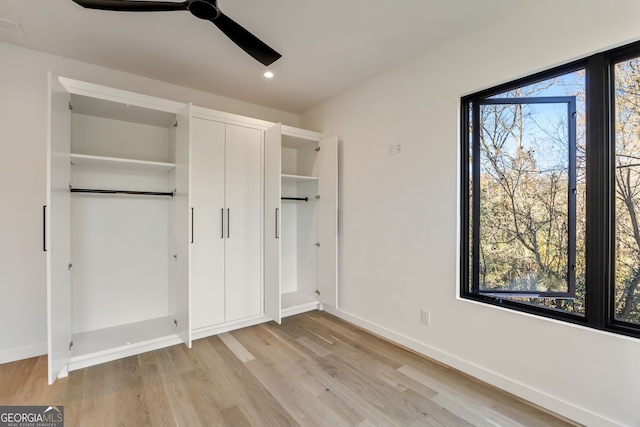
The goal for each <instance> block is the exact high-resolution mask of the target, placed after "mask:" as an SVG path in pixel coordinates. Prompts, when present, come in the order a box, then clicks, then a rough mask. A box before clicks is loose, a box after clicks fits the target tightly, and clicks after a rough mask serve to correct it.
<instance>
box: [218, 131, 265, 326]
mask: <svg viewBox="0 0 640 427" xmlns="http://www.w3.org/2000/svg"><path fill="white" fill-rule="evenodd" d="M261 195H262V135H261V131H260V130H258V129H251V128H246V127H241V126H234V125H226V213H227V230H226V242H225V245H226V246H225V260H226V263H225V283H226V288H225V290H226V321H233V320H238V319H242V318H245V317H249V316H255V315H259V314H260V313H261V311H262V310H261V296H262V295H261V292H260V290H261V289H260V288H261V284H262V282H261V262H260V260H261V256H262V249H261V247H262V239H261V234H262V227H261V219H262V199H261Z"/></svg>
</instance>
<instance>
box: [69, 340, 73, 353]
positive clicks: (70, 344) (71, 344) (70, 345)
mask: <svg viewBox="0 0 640 427" xmlns="http://www.w3.org/2000/svg"><path fill="white" fill-rule="evenodd" d="M71 347H73V340H71V342H70V343H69V351H71Z"/></svg>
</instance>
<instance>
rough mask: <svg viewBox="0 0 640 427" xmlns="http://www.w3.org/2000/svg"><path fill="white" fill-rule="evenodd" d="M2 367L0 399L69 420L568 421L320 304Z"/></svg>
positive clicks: (207, 423)
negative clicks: (171, 340) (165, 341)
mask: <svg viewBox="0 0 640 427" xmlns="http://www.w3.org/2000/svg"><path fill="white" fill-rule="evenodd" d="M46 371H47V358H46V356H42V357H37V358H32V359H27V360H23V361H19V362H13V363H8V364H4V365H0V405H63V406H64V413H65V426H67V427H71V426H82V427H85V426H105V427H106V426H109V427H111V426H146V425H148V426H189V427H191V426H218V425H228V426H267V427H272V426H289V425H302V426H331V427H333V426H372V425H376V426H394V425H398V426H469V425H474V426H496V425H499V426H536V427H541V426H567V425H576V424H572V423H570V422H568V421H567V420H563V419H560V418H559V417H555V416H553V415H552V414H550V413H547V412H546V411H543V410H540V409H538V408H535V407H533V406H531V405H529V404H527V403H526V402H523V401H521V400H519V399H517V398H515V397H513V396H511V395H509V394H506V393H504V392H501V391H499V390H497V389H495V388H494V387H491V386H489V385H487V384H484V383H482V382H480V381H478V380H475V379H473V378H471V377H469V376H466V375H464V374H462V373H460V372H458V371H455V370H453V369H450V368H447V367H445V366H442V365H440V364H438V363H435V362H433V361H431V360H429V359H427V358H424V357H422V356H420V355H417V354H415V353H413V352H411V351H407V350H406V349H403V348H400V347H398V346H396V345H393V344H391V343H389V342H387V341H384V340H382V339H380V338H377V337H375V336H373V335H371V334H369V333H367V332H365V331H363V330H361V329H359V328H356V327H354V326H353V325H350V324H349V323H346V322H344V321H342V320H340V319H337V318H335V317H333V316H331V315H329V314H326V313H324V312H317V311H314V312H311V313H306V314H301V315H298V316H293V317H290V318H287V319H284V320H283V323H282V325H278V324H276V323H274V322H270V323H267V324H262V325H257V326H253V327H250V328H246V329H241V330H237V331H233V332H231V333H226V334H221V335H218V336H214V337H210V338H206V339H201V340H197V341H194V343H193V348H192V349H191V350H189V349H187V348H186V347H185V346H174V347H170V348H166V349H162V350H157V351H153V352H149V353H145V354H141V355H139V356H133V357H129V358H126V359H122V360H118V361H114V362H110V363H105V364H102V365H99V366H94V367H90V368H86V369H82V370H79V371H74V372H71V373H70V374H69V377H67V378H64V379H60V380H57V381H56V382H55V383H54V384H53V385H52V386H48V385H47V384H46V377H47V372H46Z"/></svg>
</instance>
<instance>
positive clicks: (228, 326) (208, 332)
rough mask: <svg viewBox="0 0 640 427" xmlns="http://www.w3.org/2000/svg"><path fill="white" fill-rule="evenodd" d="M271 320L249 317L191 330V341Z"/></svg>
mask: <svg viewBox="0 0 640 427" xmlns="http://www.w3.org/2000/svg"><path fill="white" fill-rule="evenodd" d="M271 320H272V319H271V318H270V317H267V316H263V315H260V316H255V317H250V318H248V319H241V320H236V321H233V322H229V323H221V324H219V325H214V326H207V327H205V328H200V329H193V330H191V339H192V340H199V339H202V338H207V337H210V336H212V335H218V334H221V333H223V332H229V331H234V330H236V329H242V328H246V327H248V326H253V325H257V324H259V323H265V322H269V321H271Z"/></svg>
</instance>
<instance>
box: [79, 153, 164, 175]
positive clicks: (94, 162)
mask: <svg viewBox="0 0 640 427" xmlns="http://www.w3.org/2000/svg"><path fill="white" fill-rule="evenodd" d="M71 164H72V165H77V166H100V167H107V168H118V169H137V170H146V171H156V172H169V171H171V170H173V169H175V167H176V165H175V163H162V162H150V161H146V160H133V159H121V158H117V157H102V156H90V155H88V154H71Z"/></svg>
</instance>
